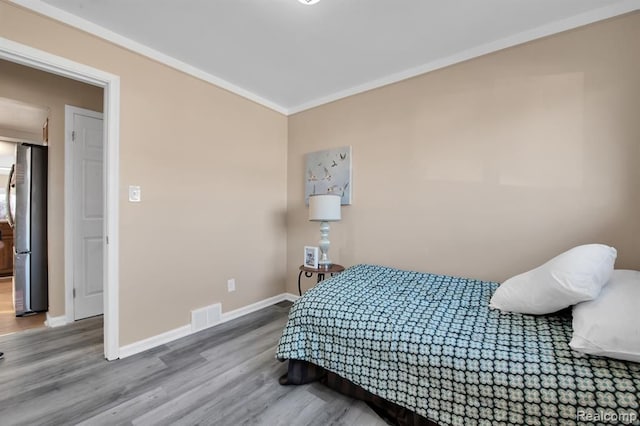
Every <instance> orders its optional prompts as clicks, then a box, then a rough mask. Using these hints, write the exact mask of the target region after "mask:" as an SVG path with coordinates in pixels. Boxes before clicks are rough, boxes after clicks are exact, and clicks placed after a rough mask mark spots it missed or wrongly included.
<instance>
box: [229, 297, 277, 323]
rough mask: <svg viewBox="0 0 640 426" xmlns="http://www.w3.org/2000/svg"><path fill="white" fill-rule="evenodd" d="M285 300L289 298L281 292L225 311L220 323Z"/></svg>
mask: <svg viewBox="0 0 640 426" xmlns="http://www.w3.org/2000/svg"><path fill="white" fill-rule="evenodd" d="M283 300H287V299H286V298H285V293H282V294H279V295H277V296H273V297H269V298H268V299H264V300H261V301H259V302H256V303H252V304H251V305H247V306H243V307H242V308H238V309H234V310H233V311H229V312H224V313H223V314H222V319H221V321H220V323H219V324H222V323H224V322H227V321H231V320H234V319H236V318H240V317H242V316H245V315H247V314H250V313H252V312H255V311H259V310H260V309H262V308H266V307H267V306H271V305H275V304H276V303H278V302H282V301H283ZM216 325H217V324H216Z"/></svg>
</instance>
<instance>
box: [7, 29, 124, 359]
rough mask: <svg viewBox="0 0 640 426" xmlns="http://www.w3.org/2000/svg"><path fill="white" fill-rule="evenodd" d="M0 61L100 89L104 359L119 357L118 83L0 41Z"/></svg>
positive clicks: (53, 322)
mask: <svg viewBox="0 0 640 426" xmlns="http://www.w3.org/2000/svg"><path fill="white" fill-rule="evenodd" d="M0 59H3V60H6V61H9V62H14V63H17V64H20V65H24V66H26V67H29V68H34V69H38V70H41V71H45V72H47V73H51V74H55V75H59V76H62V77H66V78H69V79H72V80H76V81H80V82H83V83H88V84H90V85H93V86H97V87H100V88H102V89H103V93H104V101H103V114H104V130H103V135H104V154H103V159H104V171H103V188H104V196H103V206H104V207H103V209H104V224H103V229H104V232H103V235H104V238H103V241H102V248H103V256H104V257H103V260H104V262H103V265H104V269H103V283H104V296H103V306H104V333H103V335H104V355H105V358H107V359H108V360H113V359H117V358H118V357H119V336H118V334H119V330H118V322H119V321H118V241H119V239H118V185H119V184H118V181H119V179H118V178H119V172H118V170H119V158H118V147H119V109H120V79H119V77H118V76H115V75H113V74H110V73H107V72H104V71H101V70H98V69H95V68H92V67H88V66H86V65H83V64H80V63H77V62H73V61H70V60H68V59H65V58H62V57H59V56H55V55H52V54H50V53H47V52H44V51H40V50H37V49H34V48H32V47H29V46H26V45H23V44H20V43H16V42H13V41H11V40H8V39H4V38H0ZM66 318H67V317H66V315H63V316H60V317H55V318H50V319H51V321H49V325H50V326H55V325H62V324H65V323H66Z"/></svg>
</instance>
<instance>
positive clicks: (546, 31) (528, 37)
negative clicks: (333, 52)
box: [288, 0, 640, 115]
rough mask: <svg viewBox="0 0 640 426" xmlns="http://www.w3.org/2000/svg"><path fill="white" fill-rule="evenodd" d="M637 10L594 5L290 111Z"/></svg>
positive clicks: (639, 4) (628, 4)
mask: <svg viewBox="0 0 640 426" xmlns="http://www.w3.org/2000/svg"><path fill="white" fill-rule="evenodd" d="M637 10H640V0H623V1H619V2H617V3H615V4H612V5H609V6H605V7H602V8H599V9H594V10H591V11H589V12H585V13H582V14H579V15H574V16H572V17H570V18H566V19H562V20H559V21H555V22H552V23H550V24H547V25H543V26H540V27H537V28H534V29H532V30H528V31H524V32H521V33H518V34H514V35H512V36H509V37H505V38H502V39H500V40H496V41H493V42H491V43H485V44H481V45H479V46H476V47H473V48H471V49H467V50H463V51H462V52H458V53H456V54H453V55H451V56H447V57H445V58H441V59H437V60H435V61H431V62H427V63H426V64H422V65H419V66H417V67H414V68H410V69H407V70H405V71H402V72H399V73H396V74H392V75H388V76H386V77H382V78H380V79H376V80H372V81H369V82H367V83H364V84H361V85H358V86H354V87H351V88H349V89H345V90H341V91H339V92H335V93H333V94H331V95H328V96H323V97H321V98H317V99H314V100H312V101H309V102H305V103H303V104H300V105H297V106H294V107H292V108H289V111H288V112H289V115H292V114H296V113H298V112H302V111H306V110H308V109H312V108H316V107H319V106H321V105H324V104H328V103H330V102H334V101H337V100H340V99H343V98H347V97H349V96H353V95H356V94H358V93H363V92H367V91H369V90H373V89H377V88H380V87H383V86H387V85H389V84H393V83H397V82H399V81H402V80H406V79H409V78H412V77H416V76H418V75H421V74H425V73H428V72H431V71H435V70H438V69H441V68H445V67H448V66H451V65H455V64H457V63H460V62H464V61H468V60H469V59H473V58H477V57H479V56H483V55H487V54H489V53H493V52H497V51H499V50H503V49H506V48H508V47H513V46H517V45H519V44H523V43H527V42H529V41H533V40H536V39H539V38H543V37H547V36H551V35H554V34H558V33H561V32H563V31H568V30H572V29H574V28H578V27H582V26H585V25H588V24H592V23H594V22H598V21H602V20H604V19H608V18H613V17H615V16H618V15H623V14H625V13H629V12H634V11H637Z"/></svg>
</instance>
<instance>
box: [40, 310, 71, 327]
mask: <svg viewBox="0 0 640 426" xmlns="http://www.w3.org/2000/svg"><path fill="white" fill-rule="evenodd" d="M67 324H69V322H68V321H67V316H66V315H60V316H58V317H52V316H51V315H49V312H47V319H46V320H45V321H44V325H45V326H47V327H49V328H56V327H62V326H63V325H67Z"/></svg>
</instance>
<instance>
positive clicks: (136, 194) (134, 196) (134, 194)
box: [129, 185, 141, 203]
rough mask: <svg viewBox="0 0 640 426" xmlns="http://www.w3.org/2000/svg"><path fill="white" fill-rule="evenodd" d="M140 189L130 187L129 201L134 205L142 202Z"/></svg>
mask: <svg viewBox="0 0 640 426" xmlns="http://www.w3.org/2000/svg"><path fill="white" fill-rule="evenodd" d="M140 196H141V194H140V187H139V186H137V185H129V201H131V202H132V203H139V202H140V198H141V197H140Z"/></svg>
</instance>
